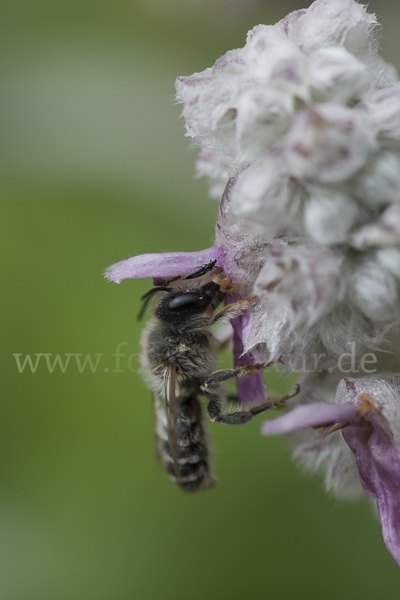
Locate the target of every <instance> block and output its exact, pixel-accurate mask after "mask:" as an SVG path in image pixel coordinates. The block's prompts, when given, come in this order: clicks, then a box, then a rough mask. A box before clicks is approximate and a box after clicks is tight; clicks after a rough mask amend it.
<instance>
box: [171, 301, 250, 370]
mask: <svg viewBox="0 0 400 600" xmlns="http://www.w3.org/2000/svg"><path fill="white" fill-rule="evenodd" d="M256 298H257V296H251V297H250V298H244V300H239V301H238V302H233V303H232V304H228V305H227V306H225V307H224V308H223V309H222V310H220V311H219V312H217V313H216V314H215V315H203V316H201V317H198V318H194V319H193V320H192V321H189V322H188V323H185V324H184V325H182V326H181V327H180V330H181V331H189V330H190V329H201V328H203V327H211V325H213V324H214V323H229V322H230V321H232V319H234V318H235V317H238V316H239V315H242V314H243V313H244V312H245V311H246V310H248V309H249V308H250V307H251V306H252V305H253V304H254V301H255V299H256ZM233 377H234V375H233Z"/></svg>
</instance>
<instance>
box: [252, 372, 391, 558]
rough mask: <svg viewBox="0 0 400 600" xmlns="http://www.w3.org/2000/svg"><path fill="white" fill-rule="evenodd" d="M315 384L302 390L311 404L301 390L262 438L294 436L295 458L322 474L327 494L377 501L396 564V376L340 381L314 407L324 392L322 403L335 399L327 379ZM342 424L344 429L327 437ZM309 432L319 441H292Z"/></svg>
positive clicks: (305, 437) (269, 423) (307, 436)
mask: <svg viewBox="0 0 400 600" xmlns="http://www.w3.org/2000/svg"><path fill="white" fill-rule="evenodd" d="M316 379H317V381H315V380H314V381H313V382H312V384H311V386H310V384H308V386H306V388H305V390H306V393H307V394H308V395H309V394H310V392H311V393H312V401H311V402H310V397H308V398H307V399H306V398H305V395H304V394H305V390H303V391H302V394H301V396H300V398H297V399H296V401H295V402H294V404H295V406H294V408H293V409H292V410H291V411H289V412H287V413H286V414H285V415H283V416H282V417H278V418H276V419H273V420H271V421H267V422H266V423H264V424H263V433H264V434H267V435H268V434H277V433H292V444H293V446H294V448H295V456H297V458H300V459H301V461H302V462H303V463H304V464H305V465H306V466H307V467H309V468H311V469H313V470H322V471H323V472H324V473H325V478H326V485H327V487H328V489H333V490H334V491H335V492H336V493H337V494H338V495H343V494H346V495H350V494H351V495H358V494H359V492H360V491H361V489H362V490H363V491H364V492H365V493H366V494H367V495H368V496H370V497H371V498H373V499H374V500H376V504H377V508H378V514H379V518H380V520H381V523H382V533H383V539H384V541H385V544H386V547H387V549H388V550H389V552H390V553H391V554H392V556H393V558H394V559H395V560H396V561H397V562H398V563H399V564H400V375H388V374H385V375H384V376H382V375H380V376H374V377H369V378H360V379H352V378H344V379H342V380H341V381H340V383H339V385H338V387H337V391H336V397H335V398H334V399H333V398H332V397H331V398H329V397H328V399H330V400H331V402H329V401H328V402H318V401H315V400H317V399H318V397H319V396H320V395H321V392H322V391H324V392H325V393H323V394H322V396H323V397H324V398H325V399H326V398H327V393H326V392H327V391H329V392H330V394H331V395H333V396H334V392H333V390H334V387H333V386H332V381H331V380H330V378H329V377H326V375H325V376H321V375H318V376H317V377H316ZM323 388H325V389H324V390H323ZM329 388H330V389H329ZM332 392H333V394H332ZM304 400H306V402H307V403H305V404H303V403H302V402H303V401H304ZM341 422H342V423H343V424H344V427H343V429H342V430H341V431H336V432H333V433H332V435H329V431H330V430H331V426H332V425H333V424H335V423H341ZM309 427H314V428H315V427H322V428H323V429H324V432H323V435H319V436H317V437H316V436H315V434H314V435H310V432H303V431H301V434H300V435H299V434H294V435H293V432H297V431H300V430H303V429H306V428H309ZM327 434H328V437H325V436H326V435H327ZM358 474H359V476H358ZM344 483H345V485H344Z"/></svg>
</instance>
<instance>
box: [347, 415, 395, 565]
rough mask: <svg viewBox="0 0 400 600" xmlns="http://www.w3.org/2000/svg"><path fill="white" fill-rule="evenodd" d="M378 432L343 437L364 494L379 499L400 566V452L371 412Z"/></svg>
mask: <svg viewBox="0 0 400 600" xmlns="http://www.w3.org/2000/svg"><path fill="white" fill-rule="evenodd" d="M365 418H366V419H368V420H370V421H371V422H372V423H373V426H374V428H373V429H372V428H368V427H366V426H364V427H356V426H354V427H352V426H351V427H346V429H344V430H343V437H344V439H345V440H346V442H347V444H348V445H349V447H350V448H351V450H352V451H353V452H354V454H355V457H356V461H357V467H358V470H359V473H360V479H361V484H362V486H363V488H364V491H365V492H366V493H367V494H368V495H369V496H372V497H373V498H376V503H377V507H378V513H379V518H380V520H381V523H382V534H383V539H384V541H385V544H386V547H387V549H388V550H389V552H390V553H391V555H392V556H393V558H394V559H395V561H396V562H397V563H398V564H400V449H399V448H397V447H396V446H395V444H394V443H393V440H392V439H391V437H390V436H389V434H388V433H387V432H386V431H385V430H384V429H383V428H382V426H381V424H380V423H379V420H378V419H377V418H376V415H374V413H373V412H372V411H371V412H370V413H368V415H365Z"/></svg>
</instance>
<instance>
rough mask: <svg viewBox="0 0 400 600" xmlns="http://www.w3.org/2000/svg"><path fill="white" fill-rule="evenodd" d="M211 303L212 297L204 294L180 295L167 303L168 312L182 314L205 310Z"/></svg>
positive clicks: (187, 293)
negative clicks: (186, 311)
mask: <svg viewBox="0 0 400 600" xmlns="http://www.w3.org/2000/svg"><path fill="white" fill-rule="evenodd" d="M209 303H210V297H209V296H208V295H207V294H203V293H202V292H185V293H182V294H178V295H176V296H174V298H171V300H169V301H168V302H167V310H169V311H171V312H180V311H185V310H197V309H201V308H205V307H206V306H208V305H209Z"/></svg>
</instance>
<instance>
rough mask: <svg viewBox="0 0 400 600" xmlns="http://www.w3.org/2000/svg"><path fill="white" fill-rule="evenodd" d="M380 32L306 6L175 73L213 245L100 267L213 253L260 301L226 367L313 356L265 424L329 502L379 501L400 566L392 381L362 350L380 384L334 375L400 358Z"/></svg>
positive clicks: (258, 388)
mask: <svg viewBox="0 0 400 600" xmlns="http://www.w3.org/2000/svg"><path fill="white" fill-rule="evenodd" d="M378 29H379V26H378V23H377V21H376V18H375V16H374V15H371V14H368V13H367V11H366V8H365V6H362V5H360V4H358V3H357V2H355V1H354V0H316V1H315V2H314V3H313V4H312V5H311V6H310V7H309V8H308V9H305V10H299V11H295V12H293V13H291V14H289V15H288V16H287V17H286V18H284V19H283V20H282V21H280V22H279V23H277V24H276V25H273V26H265V25H259V26H257V27H255V28H254V29H252V30H251V31H250V32H249V34H248V36H247V41H246V44H245V46H244V47H243V48H239V49H236V50H230V51H229V52H227V53H226V54H225V55H224V56H222V57H221V58H220V59H218V60H217V61H216V63H215V64H214V66H213V67H211V68H208V69H206V70H205V71H203V72H202V73H195V74H193V75H191V76H189V77H179V78H178V79H177V82H176V91H177V99H178V101H179V102H181V103H182V104H183V112H182V114H183V117H184V119H185V121H186V134H187V136H189V137H191V138H192V140H193V142H194V143H195V144H197V145H198V146H200V148H201V150H200V154H199V156H198V159H197V170H198V174H199V175H206V176H207V177H209V178H210V191H211V194H212V195H213V196H216V197H217V198H220V197H221V195H222V198H221V201H220V209H219V217H218V222H217V224H216V232H215V243H214V247H213V248H209V249H207V250H202V251H199V252H194V253H166V254H162V255H155V254H150V255H143V256H136V257H134V258H131V259H128V260H127V261H122V262H120V263H117V264H116V265H113V266H112V267H110V269H109V271H108V273H107V276H108V278H109V279H111V280H112V281H115V282H117V283H120V281H121V280H123V279H126V278H135V277H153V278H155V283H156V284H160V283H161V284H162V283H163V282H166V281H168V280H169V279H171V278H173V277H176V276H179V275H186V274H188V273H190V272H193V271H195V270H197V269H198V268H199V267H201V266H202V265H204V264H206V263H208V262H209V261H210V260H216V261H217V265H218V266H220V267H222V269H223V271H224V273H225V274H226V275H227V276H229V278H230V280H231V282H232V283H233V284H237V283H240V284H241V285H242V293H243V295H244V296H249V295H256V296H257V297H258V302H257V304H256V305H255V307H254V310H253V311H252V313H251V314H244V315H242V316H240V317H237V318H236V319H235V320H234V322H233V327H234V359H235V364H236V365H240V364H246V363H251V362H254V361H259V360H264V361H266V362H270V361H277V360H278V358H280V357H281V359H282V361H283V363H284V365H285V368H286V369H288V370H295V369H300V370H301V369H303V370H307V371H310V369H309V368H308V369H306V365H309V363H310V359H312V358H313V357H316V360H315V359H314V363H316V366H315V368H316V370H317V371H319V372H317V373H308V374H307V375H306V376H305V377H304V378H303V381H302V383H301V393H300V395H299V396H297V397H296V398H295V399H293V400H291V401H290V409H291V410H289V412H288V413H287V414H285V415H284V416H282V417H279V418H277V419H275V420H272V421H268V422H267V423H265V424H264V425H263V432H264V433H265V434H271V433H289V434H290V436H289V437H290V443H291V445H292V447H293V450H294V455H295V457H297V458H298V459H299V460H300V461H301V462H303V463H304V464H305V465H306V466H307V467H308V468H311V469H322V470H323V471H324V473H325V481H326V485H327V488H328V489H330V490H333V491H334V492H335V493H336V494H337V495H339V496H346V497H355V496H358V495H360V494H362V493H363V492H364V493H366V494H367V495H369V496H371V497H372V498H374V499H375V500H376V502H377V507H378V512H379V516H380V518H381V522H382V530H383V536H384V540H385V543H386V545H387V548H388V549H389V551H390V552H391V553H392V555H393V556H394V558H395V559H396V560H397V562H399V563H400V500H399V498H400V375H399V374H398V373H396V374H394V375H392V376H389V375H387V373H386V372H384V369H382V365H381V364H380V363H379V362H378V360H377V359H376V356H375V355H371V354H369V356H373V360H372V361H370V362H373V363H374V364H375V366H376V369H375V371H376V374H375V375H374V377H372V378H366V377H364V376H363V374H362V373H360V374H359V375H358V376H357V377H358V378H356V379H351V378H343V373H344V372H349V373H350V372H354V371H355V368H354V365H353V362H354V361H355V359H356V358H357V357H358V358H360V357H361V356H362V355H364V356H363V360H364V358H365V357H366V356H368V354H367V355H365V352H366V351H368V350H374V351H376V349H377V348H379V349H383V350H385V352H387V353H389V352H391V353H392V354H393V355H394V356H396V357H397V358H398V357H399V355H400V346H399V339H398V335H397V334H398V332H399V325H400V83H399V81H398V78H397V74H396V73H395V71H394V69H393V68H392V67H390V66H389V65H387V64H386V63H385V62H384V61H383V59H382V58H381V57H380V56H379V53H378V44H377V32H378ZM235 299H236V298H235V297H233V298H232V300H235ZM228 301H229V299H228ZM349 346H350V348H351V350H352V353H349V352H348V350H349ZM353 351H354V355H353ZM345 357H347V358H349V357H350V358H351V360H350V361H348V360H347V363H348V362H350V363H351V368H350V369H347V370H346V371H345V370H344V368H343V367H344V364H345V363H344V361H343V359H344V358H345ZM363 360H362V361H361V365H363V364H364V362H363ZM396 369H397V370H398V366H396ZM238 385H239V386H240V387H239V391H240V396H241V399H242V401H243V402H251V403H254V402H262V400H263V399H264V398H265V394H266V389H265V386H264V382H263V379H262V377H261V375H260V374H258V375H254V376H252V377H251V378H249V379H248V380H242V381H240V382H238ZM336 423H338V424H339V425H340V426H343V429H342V430H341V431H333V430H332V425H334V424H336ZM312 427H322V433H321V434H319V435H317V436H315V434H314V433H313V432H312V431H311V430H310V428H312ZM333 429H335V428H333ZM328 434H329V435H328Z"/></svg>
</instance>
